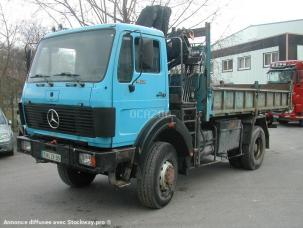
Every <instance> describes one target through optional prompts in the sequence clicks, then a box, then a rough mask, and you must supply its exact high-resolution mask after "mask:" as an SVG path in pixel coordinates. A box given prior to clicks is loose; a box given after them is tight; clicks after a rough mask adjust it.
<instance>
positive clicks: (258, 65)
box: [211, 19, 303, 84]
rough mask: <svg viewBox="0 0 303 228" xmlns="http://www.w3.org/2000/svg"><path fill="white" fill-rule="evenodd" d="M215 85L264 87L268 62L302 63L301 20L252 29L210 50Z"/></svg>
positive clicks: (302, 23)
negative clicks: (216, 83)
mask: <svg viewBox="0 0 303 228" xmlns="http://www.w3.org/2000/svg"><path fill="white" fill-rule="evenodd" d="M212 56H213V60H212V70H211V71H212V75H213V78H214V80H215V81H221V80H223V81H224V82H225V83H240V84H248V83H249V84H250V83H254V82H255V81H259V83H266V81H267V75H266V73H267V71H268V67H269V65H270V63H271V62H274V61H278V60H295V59H300V60H303V19H302V20H294V21H284V22H277V23H269V24H261V25H251V26H249V27H247V28H245V29H243V30H241V31H239V32H237V33H235V34H233V35H231V36H228V37H226V38H225V39H223V40H220V41H219V42H217V43H215V44H213V46H212Z"/></svg>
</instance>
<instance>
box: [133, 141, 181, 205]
mask: <svg viewBox="0 0 303 228" xmlns="http://www.w3.org/2000/svg"><path fill="white" fill-rule="evenodd" d="M143 156H144V157H143V166H141V167H139V169H138V175H137V188H138V198H139V200H140V202H141V203H142V204H143V205H144V206H146V207H149V208H155V209H159V208H162V207H164V206H165V205H166V204H168V203H169V202H170V200H171V199H172V197H173V195H174V191H175V188H176V183H177V175H178V163H177V156H176V150H175V148H174V147H173V146H172V145H171V144H170V143H166V142H155V143H154V144H153V145H152V146H151V148H150V150H149V151H148V152H147V153H146V154H145V155H143Z"/></svg>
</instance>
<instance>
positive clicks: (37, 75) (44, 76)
mask: <svg viewBox="0 0 303 228" xmlns="http://www.w3.org/2000/svg"><path fill="white" fill-rule="evenodd" d="M49 77H50V76H49V75H44V74H35V75H32V76H30V78H43V79H44V81H45V82H46V83H47V84H48V85H49V86H53V85H54V83H52V82H50V81H49V80H47V78H49Z"/></svg>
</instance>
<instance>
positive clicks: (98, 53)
mask: <svg viewBox="0 0 303 228" xmlns="http://www.w3.org/2000/svg"><path fill="white" fill-rule="evenodd" d="M113 38H114V30H112V29H103V30H95V31H87V32H79V33H73V34H66V35H61V36H58V37H52V38H47V39H44V40H42V41H41V43H40V44H39V47H38V50H37V53H36V55H35V59H34V61H33V64H32V67H31V71H30V73H29V77H28V82H42V81H45V80H46V79H47V81H73V80H75V78H76V80H77V81H82V82H98V81H101V80H102V79H103V77H104V75H105V73H106V69H107V64H108V60H109V56H110V52H111V48H112V42H113Z"/></svg>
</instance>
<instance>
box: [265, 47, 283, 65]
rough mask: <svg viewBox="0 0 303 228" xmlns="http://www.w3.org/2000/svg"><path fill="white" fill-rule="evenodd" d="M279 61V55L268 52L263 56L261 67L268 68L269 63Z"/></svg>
mask: <svg viewBox="0 0 303 228" xmlns="http://www.w3.org/2000/svg"><path fill="white" fill-rule="evenodd" d="M277 61H279V53H278V52H277V51H275V52H268V53H264V54H263V66H264V67H269V66H270V64H271V63H273V62H277Z"/></svg>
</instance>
